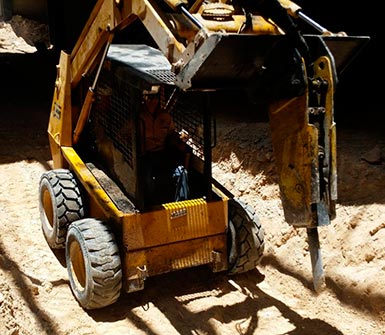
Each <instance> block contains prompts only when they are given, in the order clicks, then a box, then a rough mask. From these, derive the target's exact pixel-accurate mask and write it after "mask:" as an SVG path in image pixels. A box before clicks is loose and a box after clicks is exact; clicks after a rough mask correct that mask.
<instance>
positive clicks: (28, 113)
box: [0, 25, 385, 335]
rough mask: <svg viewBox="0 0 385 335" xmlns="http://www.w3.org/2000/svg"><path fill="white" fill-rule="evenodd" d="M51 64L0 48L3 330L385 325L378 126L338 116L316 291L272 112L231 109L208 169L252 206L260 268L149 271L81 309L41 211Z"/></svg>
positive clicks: (383, 176)
mask: <svg viewBox="0 0 385 335" xmlns="http://www.w3.org/2000/svg"><path fill="white" fill-rule="evenodd" d="M3 28H4V25H3ZM3 28H1V27H0V41H1V38H2V37H1V36H4V35H1V32H3V33H4V31H3ZM2 43H3V45H4V44H5V42H4V40H3V42H2ZM0 48H1V46H0ZM18 49H20V48H19V46H18ZM52 69H53V71H52ZM54 71H55V68H54V64H53V63H52V62H51V60H50V59H49V58H46V56H44V55H42V54H37V53H29V51H28V52H26V53H25V52H21V53H20V54H18V55H16V56H15V55H14V54H12V55H11V54H10V53H9V49H8V50H7V51H6V52H4V50H3V55H2V56H1V57H0V73H1V78H0V82H1V99H0V120H1V121H0V334H2V335H43V334H44V335H45V334H46V335H91V334H92V335H102V334H103V335H118V334H119V335H121V334H138V335H140V334H150V335H155V334H157V335H163V334H167V335H172V334H202V335H203V334H207V335H211V334H213V335H214V334H218V335H219V334H221V335H233V334H258V335H280V334H291V335H295V334H298V335H304V334H309V335H310V334H312V335H313V334H321V335H326V334H330V335H335V334H344V335H381V334H385V312H384V310H385V293H384V287H385V248H384V240H385V169H384V166H385V163H384V150H385V135H384V132H383V131H382V132H381V131H378V130H376V128H375V127H371V128H366V127H363V126H360V125H358V126H351V125H349V126H345V125H344V124H343V123H342V124H341V125H339V130H338V168H339V183H338V186H339V201H338V204H337V218H336V219H335V220H334V221H333V222H332V224H331V225H329V226H326V227H322V228H320V229H319V232H320V241H321V248H322V255H323V263H324V269H325V276H326V280H325V288H324V290H323V291H322V292H320V293H318V294H316V293H315V292H314V291H313V289H312V277H311V266H310V257H309V250H308V245H307V242H306V232H305V231H304V230H303V229H294V228H293V227H291V226H289V225H287V224H286V223H285V221H284V218H283V213H282V206H281V203H280V198H279V191H278V187H277V183H276V181H277V180H276V175H275V167H274V155H273V153H272V149H271V141H270V137H269V127H268V123H266V122H263V121H258V120H245V119H242V118H240V117H237V118H235V117H229V116H228V115H227V116H223V117H220V118H219V119H218V143H221V145H220V146H218V147H217V148H216V149H215V151H214V160H215V162H214V167H213V169H214V174H215V176H216V178H217V179H218V180H219V181H220V182H221V183H223V184H224V185H225V186H226V187H227V188H229V189H230V190H231V191H232V192H233V193H234V194H235V195H236V196H237V197H240V198H241V199H243V200H245V201H246V202H248V203H249V204H250V205H252V206H253V207H254V208H255V209H256V210H257V212H258V213H259V217H260V220H261V222H262V224H263V226H264V229H265V241H266V250H265V254H264V256H263V258H262V260H261V263H260V264H259V266H258V267H257V269H256V270H255V271H251V272H250V273H247V274H242V275H237V276H232V277H228V276H226V275H224V274H213V273H212V272H210V270H208V269H206V268H197V269H190V270H186V271H180V272H175V273H171V274H166V275H162V276H159V277H156V278H155V277H154V278H149V279H148V280H147V281H146V285H145V290H144V291H141V292H137V293H133V294H122V296H121V297H120V299H119V300H118V302H117V303H115V304H114V305H112V306H109V307H107V308H103V309H100V310H96V311H84V310H83V309H82V308H81V307H79V305H78V303H77V302H76V301H75V299H74V298H73V296H72V294H71V291H70V288H69V282H68V276H67V273H66V269H65V268H64V267H63V265H62V263H61V262H60V260H61V258H60V257H55V255H54V254H53V253H52V252H51V250H50V249H49V247H48V245H47V243H46V241H45V239H44V237H43V234H42V231H41V225H40V220H39V210H38V183H39V178H40V176H41V174H42V173H43V172H44V171H46V170H49V169H50V168H51V157H50V152H49V147H48V139H47V134H46V129H47V122H48V114H49V109H50V99H51V93H52V84H51V83H53V80H54ZM336 112H337V113H338V111H336Z"/></svg>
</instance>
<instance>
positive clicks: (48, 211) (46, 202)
mask: <svg viewBox="0 0 385 335" xmlns="http://www.w3.org/2000/svg"><path fill="white" fill-rule="evenodd" d="M43 207H44V213H45V216H46V217H47V220H48V222H49V224H50V226H51V227H53V205H52V199H51V195H50V193H49V191H48V190H47V189H44V192H43Z"/></svg>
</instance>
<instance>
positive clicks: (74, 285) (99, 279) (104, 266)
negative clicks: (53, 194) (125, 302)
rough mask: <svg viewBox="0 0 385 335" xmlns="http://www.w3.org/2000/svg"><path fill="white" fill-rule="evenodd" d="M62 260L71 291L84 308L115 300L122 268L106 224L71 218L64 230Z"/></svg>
mask: <svg viewBox="0 0 385 335" xmlns="http://www.w3.org/2000/svg"><path fill="white" fill-rule="evenodd" d="M66 263H67V271H68V276H69V281H70V286H71V290H72V293H73V294H74V296H75V298H76V300H77V301H78V302H79V304H80V305H81V306H82V307H83V308H84V309H96V308H102V307H105V306H108V305H111V304H113V303H114V302H115V301H116V300H118V298H119V296H120V292H121V288H122V270H121V261H120V255H119V249H118V246H117V243H116V241H115V236H114V234H113V232H112V230H111V227H110V226H108V225H106V224H105V223H104V222H102V221H100V220H96V219H83V220H79V221H76V222H73V223H72V224H71V225H70V226H69V228H68V233H67V241H66Z"/></svg>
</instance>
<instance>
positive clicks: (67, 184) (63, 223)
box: [39, 169, 84, 249]
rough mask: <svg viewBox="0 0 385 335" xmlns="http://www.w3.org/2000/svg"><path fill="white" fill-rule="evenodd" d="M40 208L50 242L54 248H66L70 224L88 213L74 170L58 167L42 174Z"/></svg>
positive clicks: (42, 222) (44, 230)
mask: <svg viewBox="0 0 385 335" xmlns="http://www.w3.org/2000/svg"><path fill="white" fill-rule="evenodd" d="M39 210H40V220H41V225H42V230H43V234H44V237H45V239H46V241H47V243H48V245H49V246H50V247H51V248H52V249H63V248H64V246H65V238H66V234H67V228H68V226H69V224H70V223H71V222H73V221H76V220H79V219H81V218H83V217H84V207H83V200H82V197H81V194H80V189H79V187H78V183H77V181H76V179H75V177H74V175H73V174H72V172H71V171H69V170H66V169H56V170H51V171H48V172H45V173H44V174H43V175H42V176H41V178H40V183H39Z"/></svg>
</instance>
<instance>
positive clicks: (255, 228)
mask: <svg viewBox="0 0 385 335" xmlns="http://www.w3.org/2000/svg"><path fill="white" fill-rule="evenodd" d="M228 246H229V247H228V249H229V253H228V262H229V272H228V273H229V274H231V275H232V274H237V273H243V272H247V271H250V270H253V269H255V268H256V266H257V264H258V262H259V261H260V259H261V257H262V255H263V251H264V248H265V242H264V230H263V228H262V226H261V224H260V222H259V219H258V217H257V215H256V214H255V211H254V209H253V208H252V207H251V206H249V205H247V204H245V203H244V202H242V201H240V200H236V199H230V200H229V229H228Z"/></svg>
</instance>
